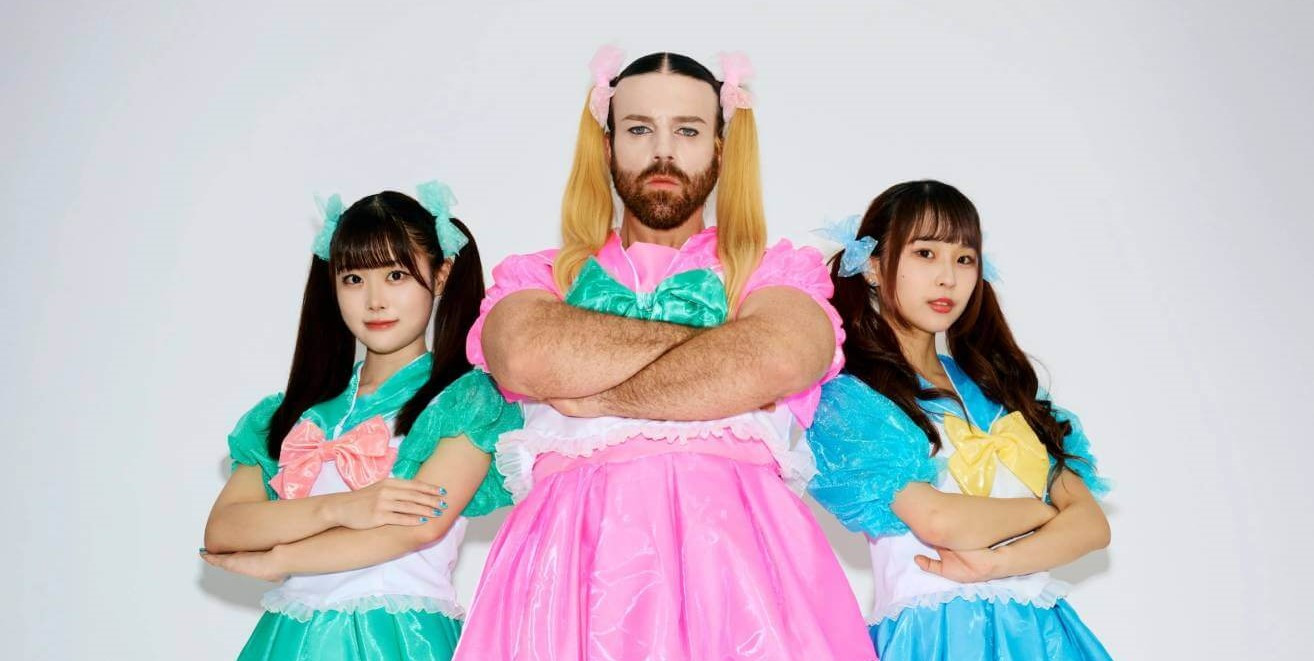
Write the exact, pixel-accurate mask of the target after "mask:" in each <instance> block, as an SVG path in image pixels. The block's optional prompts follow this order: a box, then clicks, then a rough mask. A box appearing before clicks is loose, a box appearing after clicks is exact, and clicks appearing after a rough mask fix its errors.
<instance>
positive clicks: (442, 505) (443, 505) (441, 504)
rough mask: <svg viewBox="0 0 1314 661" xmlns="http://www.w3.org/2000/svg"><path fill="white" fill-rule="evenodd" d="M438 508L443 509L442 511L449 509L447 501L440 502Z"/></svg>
mask: <svg viewBox="0 0 1314 661" xmlns="http://www.w3.org/2000/svg"><path fill="white" fill-rule="evenodd" d="M438 507H441V508H442V509H447V501H445V500H440V501H438Z"/></svg>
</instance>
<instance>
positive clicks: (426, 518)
mask: <svg viewBox="0 0 1314 661" xmlns="http://www.w3.org/2000/svg"><path fill="white" fill-rule="evenodd" d="M428 522H429V517H427V516H422V517H420V523H428Z"/></svg>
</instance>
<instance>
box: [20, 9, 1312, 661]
mask: <svg viewBox="0 0 1314 661" xmlns="http://www.w3.org/2000/svg"><path fill="white" fill-rule="evenodd" d="M481 4H491V3H463V4H460V5H456V3H438V2H425V3H421V2H410V3H389V4H388V5H387V6H386V7H385V6H384V5H383V3H343V2H331V3H330V2H319V3H309V2H307V3H301V6H293V5H291V4H287V5H282V6H272V4H271V3H265V2H248V1H242V2H226V3H201V2H142V1H139V2H122V3H93V2H64V3H39V2H29V1H23V0H18V1H16V2H15V1H13V0H11V1H10V2H7V3H5V4H4V5H3V7H0V58H2V61H3V70H2V71H0V97H2V98H3V102H0V126H3V127H4V129H3V131H0V154H2V156H0V205H2V206H3V208H4V209H5V213H4V220H3V230H2V231H3V235H0V236H2V238H3V241H0V264H3V267H4V269H5V272H6V274H7V277H6V278H5V279H4V286H3V288H2V289H0V291H3V295H2V297H0V300H3V301H4V306H3V322H2V323H0V346H3V347H4V348H3V350H0V370H2V371H0V373H3V374H4V375H5V377H6V378H4V380H3V381H0V402H2V404H0V406H2V407H3V414H4V415H3V420H4V423H5V425H6V426H7V429H6V432H5V434H4V440H3V446H2V447H3V449H4V454H3V456H4V461H5V463H6V464H7V466H8V469H9V470H7V471H6V478H5V479H4V480H3V482H4V484H3V487H0V488H3V490H4V493H3V497H2V498H0V508H3V509H0V515H3V518H2V519H0V521H2V522H3V526H4V528H3V537H4V539H5V543H4V544H0V566H2V567H3V571H4V572H5V574H7V575H10V578H9V580H7V581H6V584H8V585H10V586H12V587H11V588H10V590H11V591H10V594H9V595H7V596H6V597H5V598H4V599H3V600H0V603H2V604H3V605H2V606H0V609H2V610H0V632H2V633H3V636H0V637H2V638H3V640H4V641H5V648H6V652H5V653H4V656H6V657H7V658H23V659H28V658H43V659H44V658H50V659H71V658H98V659H139V658H182V657H184V656H186V657H187V658H198V659H225V658H232V657H233V656H234V655H235V653H236V651H237V650H238V649H239V648H240V646H241V645H242V643H243V641H244V640H245V638H246V636H247V635H248V633H249V631H250V629H251V626H252V625H253V623H254V622H255V619H256V617H257V615H258V611H257V608H256V601H257V599H258V593H259V592H260V590H261V589H262V588H261V586H260V585H258V584H256V583H255V582H253V581H247V580H244V579H239V578H235V577H230V576H226V575H222V574H220V573H218V572H214V571H211V570H209V569H208V568H206V567H205V566H204V565H203V563H202V562H200V561H199V560H198V559H197V558H196V556H195V549H196V547H197V546H199V544H200V541H201V531H202V527H203V524H204V520H205V516H206V513H207V511H208V508H209V505H210V503H211V501H212V499H213V498H214V496H215V494H216V493H217V491H218V489H219V487H220V485H221V482H222V480H223V479H224V473H225V470H224V466H223V455H224V454H225V445H224V435H225V433H226V432H227V431H228V429H229V428H230V426H231V425H232V423H233V422H234V421H235V419H236V418H237V416H239V415H240V414H241V413H242V412H243V411H244V410H245V409H246V407H248V406H249V405H251V404H252V403H253V402H254V401H255V400H256V399H257V398H258V397H260V396H262V395H264V394H266V393H268V392H272V391H274V390H276V389H278V388H279V387H280V384H281V382H282V379H283V378H284V375H285V370H286V366H287V363H288V360H289V358H290V355H291V348H292V342H293V338H294V333H295V324H294V321H295V317H296V314H297V304H298V302H299V295H300V288H301V286H302V281H303V277H304V271H305V267H306V264H307V260H308V257H309V250H308V247H309V245H310V241H311V238H312V234H313V225H314V222H315V219H314V207H313V204H312V202H311V194H312V193H314V192H324V193H329V192H341V193H342V194H343V196H344V198H351V199H354V198H356V197H359V196H361V195H364V194H367V193H371V192H375V191H377V190H381V189H383V188H402V189H408V188H409V187H410V186H412V185H413V184H414V183H416V182H419V181H422V180H425V179H427V178H432V177H440V178H443V179H445V180H446V181H448V182H449V183H451V184H452V186H453V187H454V188H455V190H456V191H457V193H458V195H459V196H460V198H461V200H462V202H463V203H462V204H461V205H460V206H459V207H458V212H459V214H460V216H461V217H462V218H464V219H466V220H467V221H468V222H470V223H471V225H472V226H473V228H474V229H475V231H476V233H477V236H478V238H479V241H480V242H481V243H482V244H483V254H484V258H485V260H486V264H491V263H494V262H496V261H497V260H500V259H501V258H502V257H504V256H505V255H507V254H510V253H513V252H524V251H529V250H534V249H538V248H541V247H545V246H547V245H549V244H551V243H553V242H554V241H555V240H556V230H555V227H556V222H557V220H556V210H557V205H558V202H559V198H560V193H561V188H562V185H563V182H564V178H565V172H566V168H567V167H568V163H569V157H570V149H571V147H572V145H573V140H574V134H573V131H574V129H575V125H576V120H577V118H578V113H579V110H580V107H581V104H582V101H583V97H584V93H585V89H586V87H587V84H588V81H587V74H586V72H585V64H586V62H587V61H588V58H589V57H590V55H591V54H592V52H593V50H594V48H595V47H596V46H598V45H599V44H601V43H603V42H606V41H613V42H615V43H617V44H619V45H621V46H623V47H624V48H626V50H627V51H628V52H629V53H630V55H631V57H634V56H638V55H640V54H643V53H646V52H649V51H653V50H674V51H679V52H684V53H687V54H690V55H693V56H695V57H698V58H699V59H702V60H703V61H705V62H709V63H710V62H713V61H714V60H713V56H714V55H715V54H716V53H717V52H718V51H721V50H743V51H746V52H748V53H749V54H750V55H752V57H753V58H754V60H755V62H756V64H757V66H758V70H759V77H758V80H757V83H758V84H757V86H756V90H757V92H758V95H759V98H760V105H759V110H758V116H759V121H760V123H761V133H762V151H763V160H764V170H765V173H764V174H765V186H766V191H767V192H766V196H767V206H768V212H769V217H770V222H771V229H772V233H773V235H774V236H778V237H780V236H784V237H792V238H795V239H806V238H807V231H808V230H809V229H811V228H814V227H816V226H818V225H820V224H821V222H822V221H823V220H824V219H825V218H826V217H828V216H829V217H832V218H834V217H839V216H841V215H843V214H847V213H852V212H858V211H861V210H862V209H863V207H864V206H865V205H866V203H867V202H868V201H869V200H870V199H871V198H872V197H873V196H874V195H875V194H876V193H878V192H880V190H882V189H883V188H885V187H886V186H888V185H889V184H892V183H895V182H897V181H902V180H907V179H912V178H921V177H935V178H939V179H943V180H945V181H948V182H951V183H953V184H956V185H957V186H959V187H960V188H961V189H962V190H963V191H965V192H966V193H967V194H968V195H969V196H971V197H972V198H973V199H974V200H975V201H976V202H977V204H978V206H979V207H980V209H981V211H982V214H983V217H984V220H985V223H986V225H987V228H988V230H989V244H988V247H989V251H990V252H991V253H992V254H993V256H994V258H995V260H996V262H997V264H998V265H999V267H1000V268H1001V269H1002V271H1003V273H1004V284H1003V296H1004V299H1005V305H1006V309H1007V311H1008V313H1009V315H1010V319H1011V320H1012V323H1013V325H1014V328H1015V329H1016V331H1017V333H1018V335H1019V336H1020V340H1021V342H1022V344H1023V346H1024V347H1025V348H1027V349H1028V350H1029V351H1030V352H1031V353H1033V354H1035V355H1036V356H1038V357H1039V358H1040V359H1042V360H1043V362H1044V363H1045V365H1046V366H1047V367H1048V368H1049V370H1050V371H1051V372H1052V373H1053V375H1054V380H1053V392H1054V393H1055V395H1056V397H1057V398H1058V399H1059V400H1060V401H1061V402H1062V403H1063V404H1064V405H1066V406H1068V407H1070V408H1072V409H1074V410H1076V411H1078V412H1080V413H1081V414H1082V416H1083V418H1084V420H1085V422H1086V425H1087V427H1088V430H1089V432H1090V434H1091V436H1092V437H1093V438H1094V439H1095V442H1096V446H1095V447H1096V450H1097V451H1098V452H1099V454H1100V457H1101V459H1102V460H1103V465H1104V467H1105V468H1106V470H1107V473H1108V474H1110V475H1112V476H1113V477H1115V478H1116V479H1117V481H1118V487H1119V488H1118V489H1117V491H1116V492H1115V495H1114V497H1113V500H1112V501H1111V504H1110V506H1109V510H1110V514H1111V518H1112V522H1113V527H1114V536H1113V545H1112V547H1111V548H1110V550H1109V551H1108V552H1107V553H1100V554H1097V555H1095V556H1093V557H1090V558H1087V559H1085V560H1083V561H1082V562H1081V563H1079V564H1078V565H1077V566H1076V567H1073V568H1069V569H1067V570H1065V571H1064V572H1063V574H1064V575H1065V576H1067V577H1069V578H1075V579H1078V580H1079V585H1078V586H1077V589H1076V590H1075V592H1074V595H1073V597H1072V603H1073V604H1074V605H1075V606H1076V607H1077V609H1078V610H1079V612H1080V613H1081V614H1082V616H1083V618H1084V619H1085V620H1086V622H1087V623H1088V624H1089V625H1090V626H1091V627H1092V628H1093V629H1094V630H1095V631H1096V632H1097V633H1098V634H1099V635H1100V636H1101V638H1103V640H1104V641H1105V642H1106V643H1107V645H1108V647H1109V649H1110V651H1111V652H1112V653H1113V655H1114V656H1115V657H1117V658H1119V659H1166V658H1196V657H1206V656H1208V657H1211V658H1230V657H1237V656H1240V657H1242V658H1266V659H1268V658H1273V659H1276V658H1299V657H1302V656H1303V654H1301V652H1302V651H1304V650H1307V649H1308V647H1309V646H1310V645H1311V644H1312V643H1314V636H1312V635H1311V631H1312V629H1311V627H1310V625H1309V623H1308V621H1307V620H1308V615H1309V613H1310V612H1311V611H1310V607H1309V603H1308V597H1307V595H1308V594H1310V593H1311V591H1312V590H1314V580H1312V577H1311V570H1310V569H1309V563H1308V561H1307V557H1308V548H1309V544H1310V542H1311V541H1312V540H1311V535H1310V532H1309V511H1310V507H1311V505H1314V503H1312V502H1311V498H1310V496H1309V487H1308V476H1307V470H1306V469H1305V467H1304V464H1303V461H1302V460H1303V459H1304V456H1305V453H1306V452H1307V449H1306V447H1305V446H1306V444H1307V440H1308V439H1307V438H1306V433H1305V432H1304V429H1305V427H1304V424H1303V419H1304V418H1305V416H1306V415H1308V413H1309V411H1310V402H1311V396H1312V395H1314V392H1311V390H1312V389H1311V388H1310V387H1309V385H1308V384H1309V381H1308V377H1307V374H1308V373H1309V372H1310V370H1311V369H1312V368H1314V356H1311V351H1310V349H1309V346H1308V344H1307V341H1308V337H1309V334H1310V332H1311V331H1314V324H1312V323H1311V313H1310V310H1309V307H1308V305H1309V304H1308V290H1309V279H1308V278H1307V277H1306V276H1308V275H1309V264H1310V259H1309V256H1308V253H1309V251H1310V249H1311V246H1314V230H1311V228H1310V225H1309V222H1308V221H1309V213H1308V210H1307V209H1308V200H1309V186H1310V182H1309V178H1310V175H1311V173H1312V172H1314V169H1312V168H1311V165H1312V163H1311V153H1314V129H1311V122H1310V121H1309V109H1310V108H1311V107H1314V86H1311V85H1310V78H1309V71H1308V62H1310V61H1311V58H1312V57H1314V47H1311V45H1310V41H1311V37H1314V30H1311V27H1312V26H1314V20H1312V19H1314V10H1311V6H1310V5H1309V4H1308V3H1301V2H1279V1H1276V0H1267V1H1263V2H1250V3H1244V4H1243V3H1223V2H1209V3H1189V6H1188V4H1183V3H1166V2H1131V1H1125V0H1123V1H1118V2H1102V3H1013V4H1011V5H1000V4H998V3H975V2H920V3H911V2H898V3H892V2H880V3H866V2H864V3H856V2H855V3H853V4H852V5H842V4H832V5H830V6H818V7H817V8H815V9H802V6H803V5H804V3H792V6H793V7H794V8H792V9H783V8H779V7H770V6H767V5H766V3H740V4H739V6H737V7H730V6H729V4H730V3H715V5H716V7H717V8H715V9H712V8H709V7H710V5H711V4H712V3H701V2H688V3H685V2H676V1H668V2H651V3H634V4H629V5H627V6H626V7H625V8H623V9H622V8H620V5H619V4H609V3H598V4H592V5H590V4H586V3H583V2H576V3H573V4H572V5H571V6H568V7H566V6H560V5H558V4H557V3H544V2H518V3H500V4H497V5H496V6H493V7H490V8H486V9H484V8H481V9H476V6H478V5H481ZM812 4H815V3H812ZM723 7H724V8H723ZM1301 62H1305V63H1306V64H1304V65H1302V64H1300V63H1301ZM822 519H823V521H824V522H825V525H826V526H827V528H828V530H829V531H830V532H831V533H832V537H833V539H834V540H835V543H836V545H837V547H838V549H839V553H840V555H841V558H842V560H843V561H844V562H845V563H846V565H847V567H848V569H849V570H850V571H851V573H852V577H853V580H854V586H855V590H856V591H857V592H858V594H859V595H860V596H862V598H863V599H864V601H865V600H866V597H867V595H868V594H869V593H870V588H869V586H868V575H867V572H866V563H867V560H866V557H865V552H864V549H863V547H862V544H861V542H860V541H858V540H857V539H856V538H855V537H853V536H851V535H848V534H846V533H844V532H843V531H842V530H841V529H840V528H839V527H838V525H836V524H835V523H834V522H833V520H831V519H830V518H829V517H828V516H825V515H822ZM497 521H500V517H497V518H495V519H494V520H493V521H492V522H486V523H482V524H480V525H477V526H475V527H474V528H473V529H472V533H471V536H470V543H469V544H468V545H467V550H466V552H467V556H466V558H465V559H464V561H463V563H462V565H461V566H460V570H459V581H460V582H461V587H462V589H463V590H464V591H465V592H466V593H467V594H468V593H469V592H470V591H471V589H472V587H473V582H474V579H475V577H476V576H477V574H478V571H479V568H480V566H481V564H482V560H483V556H484V553H485V552H486V549H487V545H488V542H489V541H490V540H491V538H492V535H493V534H494V527H495V526H494V524H495V523H496V522H497Z"/></svg>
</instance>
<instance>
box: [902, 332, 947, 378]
mask: <svg viewBox="0 0 1314 661" xmlns="http://www.w3.org/2000/svg"><path fill="white" fill-rule="evenodd" d="M895 335H897V336H898V337H899V349H901V350H902V351H903V357H904V360H907V361H908V364H909V365H911V366H912V368H913V369H914V370H916V371H917V373H918V374H920V375H921V376H922V378H924V379H926V380H927V381H930V382H931V383H934V384H937V385H938V384H939V383H940V381H942V380H943V378H944V366H943V365H941V364H940V357H939V356H938V355H936V353H935V334H934V333H928V332H926V331H924V330H921V329H919V328H907V329H904V328H896V330H895Z"/></svg>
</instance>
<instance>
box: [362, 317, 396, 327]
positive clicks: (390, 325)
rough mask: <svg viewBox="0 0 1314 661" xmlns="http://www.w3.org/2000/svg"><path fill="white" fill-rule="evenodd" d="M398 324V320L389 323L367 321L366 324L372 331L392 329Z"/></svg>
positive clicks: (388, 321) (390, 320)
mask: <svg viewBox="0 0 1314 661" xmlns="http://www.w3.org/2000/svg"><path fill="white" fill-rule="evenodd" d="M396 323H397V320H396V319H389V320H387V321H367V322H365V327H366V328H368V329H370V330H384V329H387V328H392V327H393V325H394V324H396Z"/></svg>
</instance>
